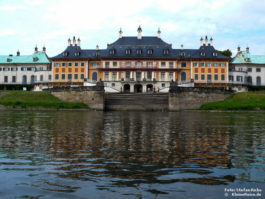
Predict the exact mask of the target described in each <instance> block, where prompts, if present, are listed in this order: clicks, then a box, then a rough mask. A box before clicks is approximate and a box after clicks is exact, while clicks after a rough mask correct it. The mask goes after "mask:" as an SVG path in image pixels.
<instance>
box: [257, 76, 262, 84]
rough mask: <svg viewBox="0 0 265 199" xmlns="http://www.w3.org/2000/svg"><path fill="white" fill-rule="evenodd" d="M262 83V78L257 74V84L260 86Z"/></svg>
mask: <svg viewBox="0 0 265 199" xmlns="http://www.w3.org/2000/svg"><path fill="white" fill-rule="evenodd" d="M260 85H261V78H260V76H257V86H260Z"/></svg>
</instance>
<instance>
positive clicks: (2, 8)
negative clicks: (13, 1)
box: [0, 5, 26, 11]
mask: <svg viewBox="0 0 265 199" xmlns="http://www.w3.org/2000/svg"><path fill="white" fill-rule="evenodd" d="M23 9H26V6H23V5H2V6H0V11H17V10H23Z"/></svg>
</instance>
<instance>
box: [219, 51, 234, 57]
mask: <svg viewBox="0 0 265 199" xmlns="http://www.w3.org/2000/svg"><path fill="white" fill-rule="evenodd" d="M219 52H220V53H221V54H222V55H224V56H227V57H230V58H231V57H232V51H231V50H229V49H227V50H223V51H219Z"/></svg>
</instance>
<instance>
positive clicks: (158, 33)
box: [157, 28, 161, 39]
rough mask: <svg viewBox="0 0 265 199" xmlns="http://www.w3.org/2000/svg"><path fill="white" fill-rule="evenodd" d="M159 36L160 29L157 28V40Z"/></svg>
mask: <svg viewBox="0 0 265 199" xmlns="http://www.w3.org/2000/svg"><path fill="white" fill-rule="evenodd" d="M160 35H161V31H160V28H158V31H157V38H159V39H160Z"/></svg>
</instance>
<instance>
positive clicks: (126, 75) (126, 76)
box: [125, 72, 130, 80]
mask: <svg viewBox="0 0 265 199" xmlns="http://www.w3.org/2000/svg"><path fill="white" fill-rule="evenodd" d="M125 78H126V80H129V79H130V72H126V73H125Z"/></svg>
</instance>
